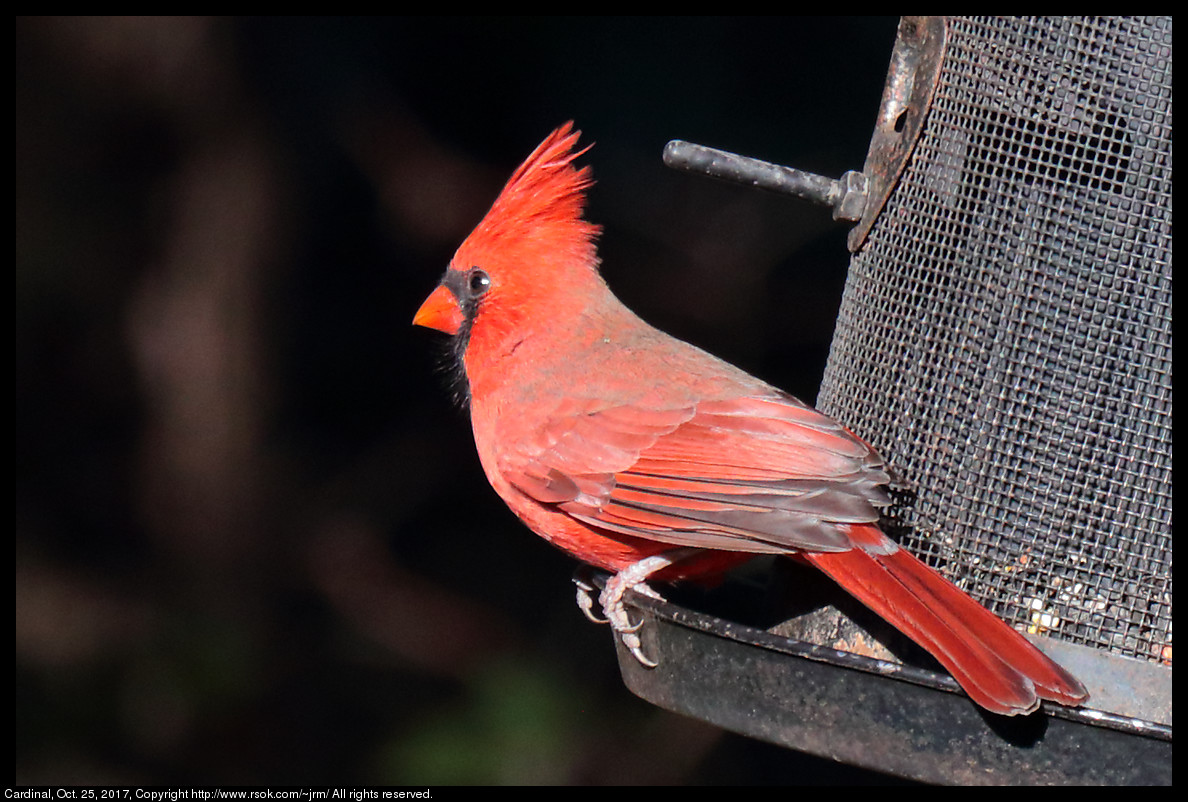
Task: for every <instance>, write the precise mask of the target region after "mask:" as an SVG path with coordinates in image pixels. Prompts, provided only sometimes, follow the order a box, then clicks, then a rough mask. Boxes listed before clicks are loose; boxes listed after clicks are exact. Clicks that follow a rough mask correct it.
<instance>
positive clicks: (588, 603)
mask: <svg viewBox="0 0 1188 802" xmlns="http://www.w3.org/2000/svg"><path fill="white" fill-rule="evenodd" d="M574 584H575V585H577V606H578V609H579V610H581V611H582V614H583V615H584V616H586V618H589V619H590V620H591V621H593V622H594V623H595V624H606V623H609V621H610V619H608V618H599V617H598V616H597V615H596V614H595V613H594V586H593V585H591V584H589V583H587V582H585V581H584V580H581V579H578V580H574Z"/></svg>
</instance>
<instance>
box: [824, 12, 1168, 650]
mask: <svg viewBox="0 0 1188 802" xmlns="http://www.w3.org/2000/svg"><path fill="white" fill-rule="evenodd" d="M947 28H948V33H947V40H948V41H947V49H946V51H945V56H944V61H943V64H942V68H941V72H940V79H939V83H938V85H937V88H936V91H935V95H934V97H933V101H932V107H931V110H930V111H929V112H928V115H929V116H928V117H927V118H926V119H925V122H924V128H923V131H922V133H921V136H920V139H919V141H918V143H917V145H916V147H915V150H914V152H913V154H912V156H911V159H910V161H909V163H908V165H907V167H906V169H905V171H904V173H903V175H902V177H901V180H900V183H899V185H898V186H897V187H896V190H895V192H894V193H893V194H892V196H891V197H890V199H889V200H888V202H887V204H886V206H885V207H884V209H883V211H882V212H881V214H880V216H879V218H878V219H877V221H876V223H875V225H874V228H873V229H872V230H871V233H870V236H869V238H868V240H867V241H866V244H865V246H864V247H863V249H862V250H861V251H860V252H858V253H857V254H855V256H854V257H853V260H852V263H851V268H850V276H849V279H848V284H847V288H846V293H845V297H844V300H843V303H842V309H841V314H840V318H839V322H838V328H837V332H836V334H835V338H834V342H833V349H832V352H831V355H830V360H829V365H828V368H827V370H826V375H825V379H824V383H823V386H822V389H821V394H820V396H819V398H818V404H819V406H820V407H821V408H822V409H823V410H825V411H827V412H828V413H830V414H832V415H834V416H836V417H838V418H839V419H841V420H843V421H847V422H849V423H850V424H851V426H852V428H854V429H855V430H856V431H858V432H859V433H860V434H862V435H863V436H864V437H866V438H867V439H869V440H870V441H871V442H872V443H873V444H874V445H875V446H876V447H877V448H879V450H880V451H882V453H883V454H884V455H885V456H886V457H887V458H888V460H889V461H890V462H891V464H892V465H893V466H894V468H895V470H896V471H897V472H898V473H899V474H900V476H901V478H902V480H903V482H904V484H905V486H906V487H908V488H910V491H911V492H910V493H905V494H904V499H903V503H902V504H900V505H898V506H897V507H896V508H895V509H893V510H892V511H891V512H892V515H891V517H892V525H893V527H894V528H896V529H898V530H899V531H900V533H901V534H902V536H903V539H904V540H905V541H906V542H907V543H908V544H909V545H911V546H912V547H913V548H914V549H915V550H916V552H917V553H919V554H922V555H923V556H924V557H925V559H927V560H928V561H929V562H931V563H932V564H934V565H936V566H938V567H939V568H940V569H941V570H942V571H943V572H944V573H946V574H947V575H948V576H949V577H950V578H952V579H954V580H955V581H957V582H958V584H961V585H962V586H963V587H964V588H965V589H966V590H967V591H969V592H971V593H972V595H974V596H975V597H976V598H979V599H980V600H982V601H983V602H984V603H986V604H987V606H989V607H990V608H991V609H993V610H994V611H995V612H997V613H998V614H999V615H1001V616H1003V617H1004V618H1006V619H1007V620H1008V621H1012V622H1015V623H1018V624H1021V625H1023V627H1025V628H1027V629H1028V630H1030V631H1032V632H1043V633H1046V634H1051V635H1053V636H1055V637H1058V638H1060V639H1062V640H1066V641H1071V642H1076V643H1083V644H1087V645H1090V646H1094V647H1097V648H1103V649H1108V650H1110V651H1112V652H1113V653H1115V654H1123V655H1128V656H1132V657H1139V658H1143V659H1146V660H1152V661H1163V662H1168V663H1170V660H1171V609H1172V602H1171V595H1172V585H1171V548H1172V544H1171V458H1172V448H1171V410H1172V388H1171V373H1172V370H1171V353H1172V331H1171V328H1172V323H1171V310H1172V287H1171V284H1172V264H1171V252H1172V219H1171V217H1172V211H1171V210H1172V183H1171V155H1172V125H1171V119H1172V58H1171V52H1172V33H1171V18H1170V17H1162V18H1001V17H972V18H950V19H949V20H948V22H947Z"/></svg>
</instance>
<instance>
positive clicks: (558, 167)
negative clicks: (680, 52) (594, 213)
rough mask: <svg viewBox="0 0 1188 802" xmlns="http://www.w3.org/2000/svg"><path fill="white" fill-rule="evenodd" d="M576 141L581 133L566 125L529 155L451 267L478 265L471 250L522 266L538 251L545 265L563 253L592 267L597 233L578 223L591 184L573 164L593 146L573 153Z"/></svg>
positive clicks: (586, 173) (592, 227)
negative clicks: (508, 258)
mask: <svg viewBox="0 0 1188 802" xmlns="http://www.w3.org/2000/svg"><path fill="white" fill-rule="evenodd" d="M579 136H581V131H575V130H573V122H572V121H571V122H567V123H565V124H564V125H562V126H560V127H559V128H557V129H556V130H555V131H553V132H552V133H551V134H549V135H548V136H547V137H546V138H545V140H544V141H543V142H541V143H540V144H539V145H538V146H537V147H536V150H534V151H532V153H531V154H530V155H529V156H528V158H527V159H525V160H524V163H523V164H521V165H520V166H519V167H518V168H516V171H515V172H514V173H512V176H511V178H509V179H508V180H507V184H506V185H505V186H504V188H503V191H502V192H500V193H499V197H498V198H496V199H495V202H494V203H493V204H492V205H491V209H490V210H489V211H488V212H487V215H486V217H484V218H483V220H482V222H481V223H479V225H478V226H477V227H476V228H475V229H474V231H472V232H471V233H470V236H469V237H467V238H466V241H465V242H464V243H463V244H462V246H461V247H460V248H459V249H458V254H457V255H456V257H455V265H454V266H455V267H457V268H458V269H461V270H465V269H467V268H469V267H470V262H471V261H473V262H474V263H478V262H479V261H480V260H478V259H474V260H471V258H470V253H471V252H472V251H475V250H482V251H491V250H494V251H496V252H502V253H505V254H509V255H510V253H515V256H516V258H517V261H521V262H523V261H530V260H531V256H532V253H531V252H534V251H537V250H538V249H539V250H540V252H541V254H542V255H548V256H550V257H551V259H550V260H549V261H551V260H552V259H555V258H556V257H557V256H558V255H559V254H560V253H563V252H565V251H570V253H571V254H572V255H573V256H578V257H583V258H584V260H585V261H587V262H588V263H593V262H594V261H595V256H594V253H595V252H594V238H595V237H596V236H597V235H598V233H599V230H600V229H599V226H596V225H594V224H593V223H590V222H587V221H586V220H585V219H583V217H582V211H583V209H584V208H585V205H586V189H587V188H588V187H590V185H592V184H593V183H594V179H593V177H592V176H591V170H590V167H589V166H585V167H580V168H579V167H576V166H575V165H574V163H573V162H574V160H575V159H576V158H577V157H578V156H581V155H582V154H583V153H585V152H586V151H587V150H589V149H590V147H591V146H589V145H587V146H586V147H584V148H582V149H581V150H575V149H574V148H575V146H576V144H577V141H578V137H579ZM459 262H460V263H459Z"/></svg>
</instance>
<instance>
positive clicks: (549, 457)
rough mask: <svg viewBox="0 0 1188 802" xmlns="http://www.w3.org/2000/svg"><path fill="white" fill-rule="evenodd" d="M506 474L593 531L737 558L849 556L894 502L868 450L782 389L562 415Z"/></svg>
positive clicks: (503, 464)
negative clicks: (856, 537)
mask: <svg viewBox="0 0 1188 802" xmlns="http://www.w3.org/2000/svg"><path fill="white" fill-rule="evenodd" d="M499 467H500V471H501V473H503V475H504V476H505V477H506V478H507V479H508V481H510V482H511V483H512V484H513V485H514V486H515V487H517V488H518V489H519V490H520V491H521V492H523V493H525V494H526V495H528V496H530V497H531V498H534V499H536V500H537V501H539V502H541V503H544V504H551V505H555V506H556V507H557V508H558V509H560V510H562V511H564V512H566V513H568V514H569V515H571V516H573V517H574V518H575V519H577V520H579V521H582V522H583V523H585V524H587V525H589V526H592V527H596V528H601V529H604V530H607V531H610V532H615V533H620V534H626V535H631V536H633V537H642V538H647V539H651V540H657V541H661V542H666V543H672V544H674V545H683V546H697V547H701V548H716V549H725V550H731V551H743V552H755V553H779V552H786V551H791V550H807V551H826V552H836V551H845V550H848V549H850V548H852V546H853V543H852V542H851V541H850V539H849V535H848V534H847V533H848V530H849V526H848V525H849V524H855V523H873V522H876V521H877V520H878V518H879V512H878V510H879V508H880V507H882V506H886V505H887V504H888V503H889V498H888V496H887V492H886V490H885V488H883V487H882V486H883V485H885V484H886V483H887V482H888V480H889V477H888V474H887V472H886V469H885V467H884V465H883V463H882V461H881V460H880V459H879V458H878V457H877V456H876V455H875V454H874V453H873V451H872V450H871V449H870V447H869V446H867V445H866V444H865V443H863V442H862V441H861V440H859V439H858V438H857V437H855V436H854V435H852V434H851V433H850V432H849V431H847V430H846V429H845V428H844V427H842V426H840V425H839V424H837V423H836V422H834V421H833V420H831V419H830V418H827V417H825V416H824V415H822V414H820V413H819V412H816V411H815V410H813V409H811V408H810V407H808V406H806V405H804V404H802V403H801V402H800V401H797V400H796V399H795V398H792V397H791V396H787V395H783V394H772V395H762V396H748V397H741V398H735V399H728V400H715V401H707V402H702V403H699V404H688V405H683V406H679V407H674V408H670V409H654V408H649V407H646V406H643V405H621V406H615V407H610V408H599V407H597V406H595V405H593V404H591V405H589V406H587V407H585V408H581V409H574V408H567V409H565V410H559V411H558V413H555V414H554V416H552V417H551V418H550V420H549V422H548V423H547V424H546V426H544V427H542V428H541V429H540V430H539V431H538V433H537V436H536V437H534V438H532V439H531V440H530V441H528V442H526V443H525V442H521V445H520V447H519V448H518V449H516V450H513V451H509V452H506V453H504V454H503V455H501V458H500V464H499Z"/></svg>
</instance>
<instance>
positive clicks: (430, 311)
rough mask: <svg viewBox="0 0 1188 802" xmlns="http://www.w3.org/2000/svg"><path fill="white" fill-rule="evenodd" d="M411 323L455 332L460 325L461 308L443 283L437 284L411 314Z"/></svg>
mask: <svg viewBox="0 0 1188 802" xmlns="http://www.w3.org/2000/svg"><path fill="white" fill-rule="evenodd" d="M413 325H414V326H424V327H425V328H427V329H437V330H438V331H444V332H445V333H446V334H457V333H458V329H460V328H461V327H462V310H461V309H459V308H458V301H457V300H456V299H455V298H454V294H453V293H452V292H450V291H449V290H448V289H447V288H446V286H445V285H444V284H440V285H438V287H437V289H435V290H434V291H433V292H431V293H429V297H428V298H426V299H425V303H423V304H421V308H420V309H418V310H417V314H416V315H414V316H413Z"/></svg>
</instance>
